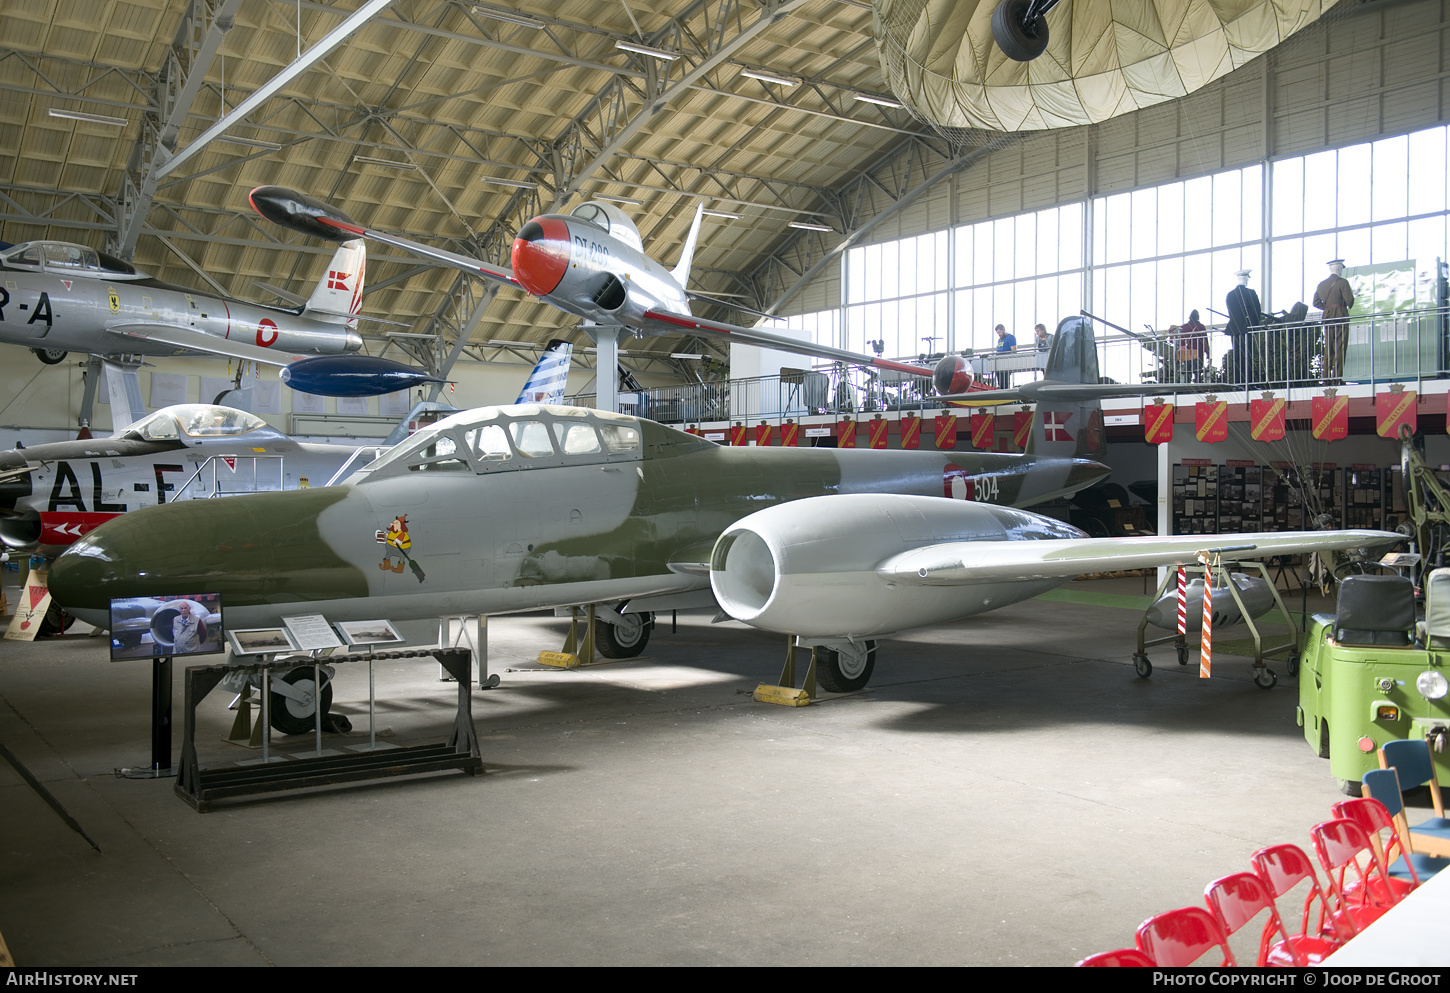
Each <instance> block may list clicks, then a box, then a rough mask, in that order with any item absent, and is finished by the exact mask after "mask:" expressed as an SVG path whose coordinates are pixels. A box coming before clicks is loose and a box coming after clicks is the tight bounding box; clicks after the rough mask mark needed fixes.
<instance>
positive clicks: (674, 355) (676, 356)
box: [670, 352, 705, 359]
mask: <svg viewBox="0 0 1450 993" xmlns="http://www.w3.org/2000/svg"><path fill="white" fill-rule="evenodd" d="M704 357H705V356H703V355H696V354H694V353H693V352H671V353H670V358H672V359H703V358H704Z"/></svg>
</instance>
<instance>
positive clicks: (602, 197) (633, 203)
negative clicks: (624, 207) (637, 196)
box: [594, 193, 644, 207]
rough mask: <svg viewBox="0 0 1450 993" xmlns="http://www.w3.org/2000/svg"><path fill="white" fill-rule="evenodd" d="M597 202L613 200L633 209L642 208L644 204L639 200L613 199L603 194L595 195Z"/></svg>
mask: <svg viewBox="0 0 1450 993" xmlns="http://www.w3.org/2000/svg"><path fill="white" fill-rule="evenodd" d="M594 199H596V200H613V201H614V202H615V203H627V204H629V205H630V206H631V207H642V206H644V204H643V203H642V202H641V201H639V200H631V199H630V198H629V197H611V196H607V195H605V194H603V193H596V194H594Z"/></svg>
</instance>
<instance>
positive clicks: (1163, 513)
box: [1157, 443, 1177, 586]
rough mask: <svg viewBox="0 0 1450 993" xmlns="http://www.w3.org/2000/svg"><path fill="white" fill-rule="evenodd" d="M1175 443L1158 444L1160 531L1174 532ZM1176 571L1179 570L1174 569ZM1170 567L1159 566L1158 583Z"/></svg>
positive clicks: (1164, 577) (1165, 533) (1162, 580)
mask: <svg viewBox="0 0 1450 993" xmlns="http://www.w3.org/2000/svg"><path fill="white" fill-rule="evenodd" d="M1172 447H1173V445H1172V444H1171V443H1169V444H1166V445H1158V446H1157V448H1158V533H1159V534H1164V535H1167V534H1172V533H1173V453H1172V452H1171V451H1169V449H1171V448H1172ZM1174 571H1175V572H1176V571H1177V570H1174ZM1168 572H1169V567H1168V566H1166V565H1160V566H1159V567H1158V585H1159V586H1162V585H1163V583H1164V581H1165V580H1166V579H1167V577H1168Z"/></svg>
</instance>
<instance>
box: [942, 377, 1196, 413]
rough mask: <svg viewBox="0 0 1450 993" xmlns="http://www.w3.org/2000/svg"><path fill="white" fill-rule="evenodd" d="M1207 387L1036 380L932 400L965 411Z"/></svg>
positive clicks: (1189, 391) (1155, 393)
mask: <svg viewBox="0 0 1450 993" xmlns="http://www.w3.org/2000/svg"><path fill="white" fill-rule="evenodd" d="M1209 388H1210V385H1209V384H1207V383H1051V382H1047V381H1046V380H1041V379H1039V380H1037V381H1035V382H1031V383H1023V384H1022V385H1021V386H1016V387H1013V388H1012V389H1010V390H975V391H973V392H971V393H949V394H943V395H941V396H938V397H935V398H933V399H934V401H936V400H940V401H941V402H943V403H952V404H957V405H960V406H964V407H993V406H998V405H1000V404H1004V403H1042V402H1049V403H1073V402H1078V403H1089V402H1091V401H1093V400H1115V399H1118V398H1122V397H1159V396H1172V395H1175V394H1178V393H1204V392H1206V391H1207V390H1208V389H1209Z"/></svg>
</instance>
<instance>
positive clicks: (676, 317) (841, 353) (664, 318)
mask: <svg viewBox="0 0 1450 993" xmlns="http://www.w3.org/2000/svg"><path fill="white" fill-rule="evenodd" d="M644 319H645V321H647V322H649V323H651V324H653V325H654V326H656V327H658V328H659V329H660V330H669V331H676V332H678V331H679V330H681V329H684V330H686V331H692V332H694V333H696V334H702V335H705V336H707V337H714V338H726V339H729V340H730V341H738V342H740V343H741V344H742V345H758V346H760V347H761V348H774V349H778V350H780V351H782V352H794V353H795V354H797V355H810V356H812V357H814V358H819V359H831V360H833V361H836V362H847V363H850V364H851V365H871V366H875V367H876V368H878V369H892V370H895V371H896V372H902V373H906V374H907V375H909V376H924V377H926V378H927V379H930V378H931V376H932V373H933V372H934V371H935V370H934V367H932V366H919V365H907V364H906V363H905V362H893V361H891V360H890V359H883V358H881V357H879V356H874V355H863V354H862V353H860V352H848V351H846V350H845V349H841V348H831V347H830V346H829V345H814V344H811V343H810V342H808V341H797V340H796V339H794V338H790V337H787V336H786V335H783V334H771V333H770V332H769V331H761V330H760V329H758V328H746V327H741V326H739V325H738V324H726V323H725V322H724V321H710V320H706V319H705V318H703V317H695V316H694V315H692V314H676V313H673V312H672V311H668V310H647V311H645V313H644ZM1003 402H1006V401H1003Z"/></svg>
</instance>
